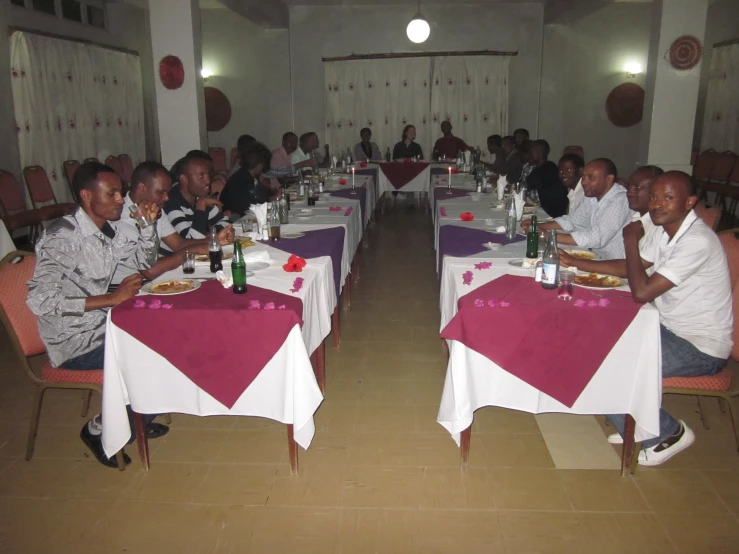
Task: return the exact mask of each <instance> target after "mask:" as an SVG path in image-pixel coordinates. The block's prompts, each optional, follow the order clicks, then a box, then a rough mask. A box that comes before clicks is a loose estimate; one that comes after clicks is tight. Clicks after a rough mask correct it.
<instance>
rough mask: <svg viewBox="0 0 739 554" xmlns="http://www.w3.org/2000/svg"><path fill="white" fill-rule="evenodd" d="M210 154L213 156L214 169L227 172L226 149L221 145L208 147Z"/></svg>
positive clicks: (222, 172) (223, 172) (218, 171)
mask: <svg viewBox="0 0 739 554" xmlns="http://www.w3.org/2000/svg"><path fill="white" fill-rule="evenodd" d="M208 154H210V157H211V158H213V171H215V172H216V173H221V174H222V175H225V174H226V149H225V148H220V147H213V148H208Z"/></svg>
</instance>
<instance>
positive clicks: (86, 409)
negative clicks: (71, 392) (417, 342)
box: [82, 390, 92, 417]
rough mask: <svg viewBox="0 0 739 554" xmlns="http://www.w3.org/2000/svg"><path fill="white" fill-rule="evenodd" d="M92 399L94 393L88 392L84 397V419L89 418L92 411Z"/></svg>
mask: <svg viewBox="0 0 739 554" xmlns="http://www.w3.org/2000/svg"><path fill="white" fill-rule="evenodd" d="M91 399H92V391H91V390H88V391H87V392H86V393H85V395H84V396H83V397H82V417H85V416H87V412H89V411H90V400H91Z"/></svg>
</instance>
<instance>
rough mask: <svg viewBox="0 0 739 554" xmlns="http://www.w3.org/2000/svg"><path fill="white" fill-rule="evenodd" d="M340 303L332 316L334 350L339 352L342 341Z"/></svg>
mask: <svg viewBox="0 0 739 554" xmlns="http://www.w3.org/2000/svg"><path fill="white" fill-rule="evenodd" d="M340 302H341V301H339V303H340ZM339 303H337V304H336V307H335V308H334V313H332V314H331V335H332V336H333V338H334V350H338V348H339V341H341V317H340V315H339V312H340V311H341V310H339Z"/></svg>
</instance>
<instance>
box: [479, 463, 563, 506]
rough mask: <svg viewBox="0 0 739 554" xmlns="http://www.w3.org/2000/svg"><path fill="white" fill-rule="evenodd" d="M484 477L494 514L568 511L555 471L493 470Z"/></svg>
mask: <svg viewBox="0 0 739 554" xmlns="http://www.w3.org/2000/svg"><path fill="white" fill-rule="evenodd" d="M488 474H489V475H490V492H491V495H492V497H493V499H494V501H495V507H496V508H497V509H498V510H550V511H571V510H572V505H571V503H570V500H569V498H568V497H567V493H566V492H565V489H564V487H563V486H562V482H561V480H560V478H559V474H558V472H557V471H556V470H553V469H523V468H521V469H513V468H495V469H488Z"/></svg>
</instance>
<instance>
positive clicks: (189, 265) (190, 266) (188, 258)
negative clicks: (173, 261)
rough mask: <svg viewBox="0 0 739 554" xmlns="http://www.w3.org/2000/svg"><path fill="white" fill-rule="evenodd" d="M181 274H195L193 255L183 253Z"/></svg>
mask: <svg viewBox="0 0 739 554" xmlns="http://www.w3.org/2000/svg"><path fill="white" fill-rule="evenodd" d="M182 273H184V274H186V275H189V274H191V273H195V254H193V253H192V252H185V259H184V261H183V262H182Z"/></svg>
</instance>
